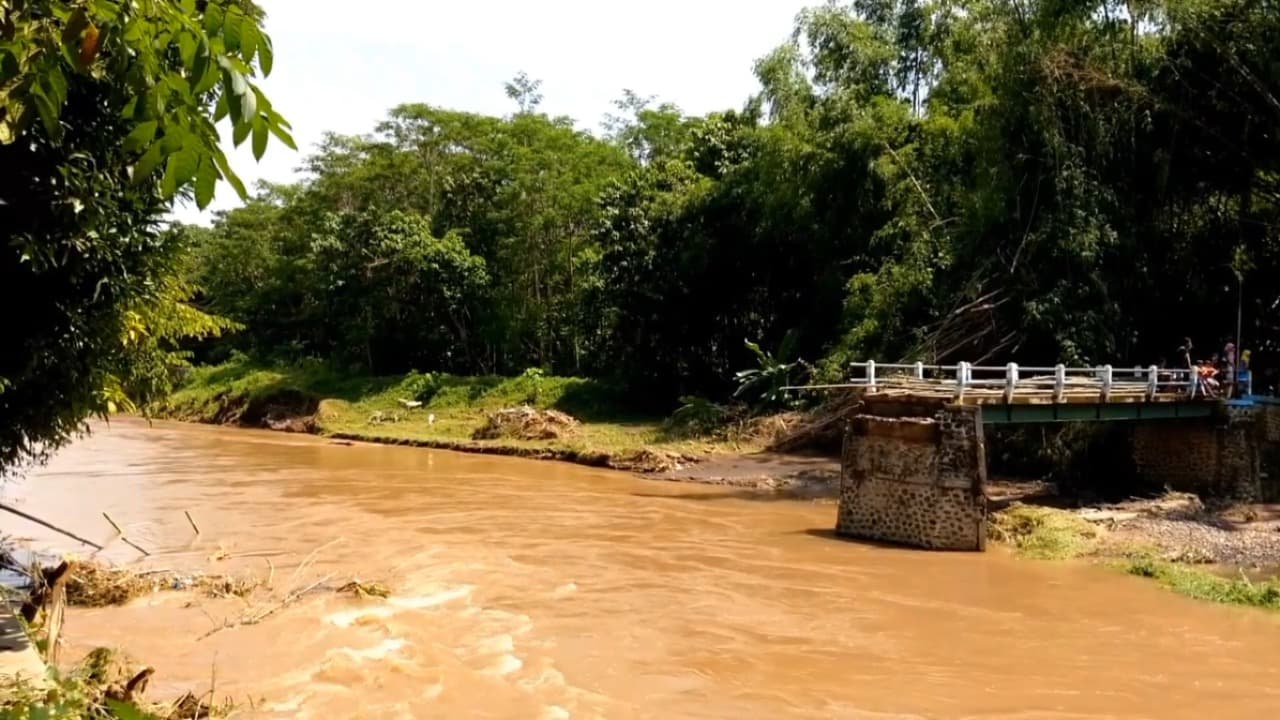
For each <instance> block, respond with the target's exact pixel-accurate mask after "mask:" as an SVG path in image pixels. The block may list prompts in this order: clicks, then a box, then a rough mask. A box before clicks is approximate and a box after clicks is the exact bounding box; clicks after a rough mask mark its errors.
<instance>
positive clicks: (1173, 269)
mask: <svg viewBox="0 0 1280 720" xmlns="http://www.w3.org/2000/svg"><path fill="white" fill-rule="evenodd" d="M1268 9H1269V6H1267V5H1266V4H1265V3H1262V4H1259V3H1256V2H1250V1H1249V0H1223V1H1221V2H1210V1H1209V0H1157V1H1156V2H1144V3H1120V2H1117V0H1086V1H1085V2H1075V3H1062V2H1021V3H1009V2H1002V1H997V0H975V1H974V2H966V3H956V2H952V1H951V0H857V1H856V2H851V3H848V4H826V5H821V6H819V7H815V8H813V9H811V10H809V11H806V12H804V13H802V14H800V16H799V17H798V18H797V21H796V25H795V28H794V32H793V33H792V36H791V38H790V39H789V40H788V41H787V42H785V43H784V44H782V45H781V46H780V47H778V48H777V49H775V50H774V51H772V52H770V53H768V54H767V55H766V56H765V57H764V58H762V59H761V60H760V61H759V62H758V63H757V64H756V67H755V71H756V74H757V76H758V78H759V80H760V85H761V92H760V93H759V94H758V95H757V96H755V97H752V98H748V99H747V102H746V103H745V104H744V106H743V107H742V108H741V109H740V110H730V111H724V112H713V113H710V114H708V115H706V116H702V117H690V116H687V115H685V114H684V113H683V112H681V111H680V109H679V108H678V107H676V106H674V105H672V104H669V103H662V102H660V101H658V100H657V99H655V98H653V97H648V96H644V95H641V94H639V93H636V92H634V91H631V90H627V91H624V93H623V97H622V98H621V99H620V100H619V101H618V102H617V103H616V111H615V112H613V113H611V114H609V115H608V116H607V117H606V119H605V122H604V133H603V135H604V137H603V139H602V138H597V137H594V136H592V135H590V134H588V133H585V132H582V131H579V130H577V129H575V127H574V125H573V123H572V122H571V121H570V120H568V119H567V118H553V117H549V116H547V115H546V114H544V113H542V112H540V110H539V108H540V102H541V99H542V96H541V85H540V83H539V81H537V80H534V79H531V78H529V77H528V76H527V75H524V74H521V75H520V76H517V77H516V78H515V79H514V80H513V81H512V82H511V83H509V84H508V86H507V87H506V90H507V93H508V95H509V96H510V97H511V98H512V99H513V100H514V101H515V102H516V103H517V109H516V111H515V112H513V113H512V114H511V115H509V116H507V117H485V116H479V115H474V114H470V113H462V112H453V111H449V110H444V109H441V108H436V107H431V106H428V105H404V106H401V107H398V108H396V109H394V110H393V111H392V112H391V114H390V116H389V117H388V118H387V120H386V121H385V122H383V123H381V124H380V125H379V126H377V127H376V128H375V132H374V134H373V135H371V136H364V137H340V136H333V137H330V138H328V139H327V140H326V142H325V143H323V144H322V146H321V147H320V149H319V151H318V152H317V153H315V154H314V155H313V156H311V157H310V158H309V159H308V161H307V169H308V170H309V171H310V177H309V179H308V180H307V181H306V182H303V183H301V184H298V185H295V186H287V187H270V188H266V189H264V190H263V191H262V193H261V194H260V195H259V196H258V197H257V198H255V199H254V201H253V202H251V203H250V204H249V205H248V206H246V207H245V208H243V209H240V210H237V211H233V212H231V213H228V214H225V215H224V216H222V217H221V218H220V219H219V221H218V222H217V223H216V226H215V228H214V229H213V230H212V231H211V232H210V233H208V234H207V235H206V236H205V237H204V238H203V240H202V241H201V243H200V251H199V256H200V262H199V270H198V272H197V274H196V276H195V277H196V279H197V281H198V283H199V284H200V285H202V286H203V287H205V288H206V289H207V291H208V294H207V298H208V301H209V306H210V307H211V308H212V309H214V310H216V311H218V312H220V313H223V314H226V315H227V316H228V317H230V318H232V319H234V320H236V321H238V322H240V323H242V324H243V325H245V326H246V328H247V332H246V333H244V334H243V335H242V336H240V337H238V338H237V339H236V340H235V341H234V343H235V347H237V348H240V349H245V350H252V351H255V352H257V353H258V354H260V355H263V356H280V355H288V356H290V357H295V358H296V357H297V356H299V355H304V356H305V355H314V356H317V357H321V358H325V359H327V360H331V361H334V362H340V363H344V364H353V363H359V364H361V365H363V366H366V368H369V369H371V371H373V372H386V373H400V372H404V371H407V370H409V369H410V368H414V367H419V368H429V369H432V370H442V371H447V372H456V373H467V374H489V373H506V374H514V373H519V372H520V371H521V370H522V369H523V368H525V367H530V366H537V367H543V368H547V369H548V371H549V372H553V373H573V374H588V375H591V376H595V377H608V378H613V379H616V380H619V381H620V382H621V383H622V384H624V385H625V386H626V388H627V390H628V392H629V394H631V395H632V396H633V397H636V398H642V399H644V400H647V401H648V402H650V403H651V404H652V409H654V410H656V411H660V412H664V413H665V412H667V411H669V410H670V409H671V408H672V406H673V405H674V404H675V401H676V398H679V397H682V396H687V395H699V396H705V397H710V398H724V397H727V396H729V395H731V394H732V393H733V392H734V391H735V390H736V389H737V385H738V384H739V383H742V384H746V385H747V387H748V389H747V390H744V391H743V392H744V393H749V394H752V395H758V396H760V397H762V398H763V400H764V402H765V403H766V404H770V403H772V404H777V403H778V402H779V401H780V400H781V398H780V396H779V394H778V393H777V392H776V388H778V387H780V386H781V385H784V384H786V382H787V380H785V379H784V378H785V376H786V375H787V374H788V373H789V372H791V371H789V370H788V369H787V368H786V367H784V366H786V365H787V364H788V363H789V362H790V359H789V358H781V359H778V360H777V361H772V360H771V361H770V362H769V363H765V364H761V358H760V357H759V355H758V353H757V352H756V351H755V350H753V349H752V347H751V346H744V345H743V344H742V340H741V339H742V338H744V337H745V338H752V339H753V340H755V341H757V342H758V343H759V345H760V346H763V347H776V346H779V345H781V344H783V343H784V341H786V337H787V335H788V333H789V332H790V331H792V330H795V331H796V334H795V338H796V340H794V342H795V349H794V351H795V356H796V357H800V356H803V357H805V358H821V360H820V361H819V362H818V364H817V376H818V377H821V378H823V379H828V380H837V379H840V377H841V376H842V375H843V373H844V372H845V369H846V368H847V366H848V363H849V362H850V361H854V360H865V359H868V358H876V359H880V360H895V359H899V358H904V359H920V360H927V361H930V362H954V361H956V360H967V361H973V362H983V361H990V362H997V363H1002V362H1006V361H1009V360H1016V361H1018V362H1020V363H1022V364H1024V365H1050V364H1054V363H1057V362H1066V363H1068V364H1083V363H1095V362H1096V363H1102V362H1111V363H1117V364H1118V363H1125V364H1127V363H1130V362H1132V363H1134V364H1142V365H1146V364H1149V363H1158V362H1159V361H1160V359H1161V357H1162V356H1163V357H1165V358H1166V359H1168V355H1169V353H1170V352H1171V349H1172V347H1175V346H1176V344H1177V343H1178V341H1179V340H1180V339H1181V338H1182V337H1183V336H1185V335H1187V334H1188V333H1191V334H1194V335H1197V337H1196V338H1195V340H1196V342H1197V344H1198V345H1201V346H1205V347H1212V346H1217V345H1218V344H1219V342H1220V341H1221V340H1223V339H1224V338H1225V336H1226V335H1228V334H1230V328H1231V326H1232V325H1234V323H1233V322H1231V319H1232V316H1233V313H1234V309H1235V300H1236V297H1235V293H1236V292H1237V290H1238V288H1239V287H1241V286H1243V287H1244V288H1245V293H1244V295H1245V297H1244V325H1245V330H1246V333H1245V334H1246V339H1247V344H1248V345H1250V346H1251V347H1252V348H1253V349H1254V350H1255V352H1256V355H1255V357H1257V358H1259V359H1260V360H1261V359H1263V358H1265V355H1266V354H1267V353H1268V352H1269V351H1270V352H1276V351H1280V335H1277V328H1274V327H1271V324H1270V323H1269V321H1268V320H1267V317H1268V313H1269V312H1270V309H1271V308H1273V307H1274V306H1276V304H1277V303H1280V287H1277V286H1276V285H1275V283H1271V282H1268V279H1269V278H1271V277H1273V276H1275V274H1276V273H1277V271H1280V237H1277V234H1276V228H1277V227H1280V184H1278V183H1277V180H1276V178H1277V177H1280V138H1277V137H1276V135H1275V133H1271V132H1269V131H1268V130H1266V128H1269V127H1271V126H1273V125H1275V121H1276V118H1277V116H1276V108H1277V107H1280V102H1277V100H1276V98H1277V97H1280V85H1277V81H1276V74H1275V73H1274V72H1273V70H1274V68H1275V67H1276V65H1277V63H1280V43H1278V42H1277V41H1276V40H1275V38H1277V37H1280V16H1278V15H1277V14H1276V13H1274V12H1268ZM149 132H150V130H149V129H144V130H143V131H141V135H142V136H143V137H141V138H139V139H138V140H139V141H141V140H142V139H145V136H146V135H147V134H148V133H149ZM242 132H243V131H242ZM397 212H398V213H403V214H404V216H407V217H412V218H416V219H415V220H414V221H413V222H412V224H413V225H414V228H413V229H409V228H407V227H406V226H405V225H404V223H403V222H399V221H397V222H399V227H400V229H398V230H394V231H391V230H388V232H387V234H386V235H385V236H388V237H390V236H394V237H407V236H414V237H427V236H429V237H431V238H445V239H448V238H456V243H454V245H453V248H454V249H453V250H448V251H447V252H444V251H442V252H444V254H445V255H446V256H448V257H451V258H453V259H452V260H451V261H450V262H446V263H443V264H441V265H440V269H439V271H437V270H436V269H432V270H430V271H429V272H425V271H424V277H429V278H431V280H430V281H429V283H418V282H416V281H414V280H412V279H410V275H412V273H409V272H408V271H407V268H410V267H416V265H414V263H413V262H410V263H407V264H403V265H400V266H398V267H399V270H397V272H395V273H389V270H388V269H387V268H385V267H384V266H383V265H380V264H373V265H371V264H369V263H366V264H365V265H364V266H361V265H360V263H359V258H360V253H361V252H362V248H363V247H364V246H363V244H362V243H364V242H365V239H366V238H380V237H384V235H382V234H380V233H381V231H379V230H376V229H375V226H377V225H378V224H379V223H380V222H382V220H381V218H383V217H384V216H386V217H392V216H393V214H394V213H397ZM356 217H365V218H366V219H365V220H364V221H361V222H356V221H354V220H353V219H351V218H356ZM335 218H339V219H341V218H347V220H341V221H339V220H335ZM402 219H403V218H402ZM342 223H346V224H345V225H344V224H342ZM392 224H395V223H392ZM356 238H359V239H356ZM459 244H460V245H459ZM373 245H374V246H379V245H381V246H383V247H388V245H387V244H386V243H385V242H383V241H382V240H378V241H376V242H374V243H373ZM391 245H394V246H397V247H399V241H397V242H394V243H391ZM462 248H465V253H466V254H464V253H463V252H462ZM379 252H380V253H381V251H379ZM399 252H400V251H399V250H397V251H396V252H395V253H392V255H395V254H398V253H399ZM405 252H406V253H407V251H405ZM467 254H469V257H470V258H474V259H476V261H475V262H472V261H471V260H468V259H467V258H468V255H467ZM377 257H378V258H380V259H385V258H388V257H391V255H388V254H386V253H381V254H378V255H377ZM238 258H245V259H246V260H245V261H233V259H238ZM479 261H482V262H483V265H482V267H483V270H484V273H483V275H481V273H480V272H479V268H480V267H481V264H480V262H479ZM374 262H377V261H376V260H374ZM415 262H416V261H415ZM428 265H430V263H428ZM366 271H367V272H366ZM1236 271H1238V272H1239V276H1237V275H1236ZM433 273H434V274H433ZM437 285H439V286H440V287H443V288H449V289H457V291H456V292H452V291H451V292H449V293H445V294H444V295H443V297H442V296H439V295H435V294H434V293H435V291H434V290H431V289H430V288H431V287H435V286H437ZM424 294H425V296H426V297H433V298H434V299H433V300H431V301H430V302H428V303H426V304H425V305H424V304H422V303H420V298H421V297H424ZM753 363H754V364H756V365H759V366H760V367H758V368H756V369H755V370H753V371H751V372H748V373H747V374H746V375H744V376H741V377H737V378H736V380H737V381H738V383H735V372H736V371H738V370H740V369H741V368H743V367H747V366H748V365H750V364H753ZM806 367H807V366H806ZM791 370H793V371H795V372H793V373H792V377H791V379H790V381H792V382H795V381H798V380H799V378H800V374H799V372H798V371H799V370H800V367H799V366H795V367H793V368H792V369H791Z"/></svg>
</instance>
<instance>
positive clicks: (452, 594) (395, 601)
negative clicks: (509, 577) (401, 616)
mask: <svg viewBox="0 0 1280 720" xmlns="http://www.w3.org/2000/svg"><path fill="white" fill-rule="evenodd" d="M472 590H474V588H473V587H472V586H470V585H463V586H461V587H456V588H449V589H447V590H441V591H439V592H435V593H431V594H428V595H410V596H408V597H391V598H388V599H387V600H386V601H384V602H382V603H380V604H378V605H373V606H371V607H360V608H353V609H351V610H342V611H340V612H336V613H331V614H329V615H327V616H326V617H325V619H324V620H325V622H327V623H329V624H330V625H335V626H337V627H340V628H348V627H351V626H352V625H355V624H356V623H359V622H365V621H368V620H385V619H387V618H389V617H391V616H392V615H395V614H396V613H398V612H400V611H401V610H425V609H427V608H432V607H437V606H439V605H443V604H445V603H447V602H451V601H453V600H459V599H461V598H465V597H467V596H469V595H470V594H471V592H472Z"/></svg>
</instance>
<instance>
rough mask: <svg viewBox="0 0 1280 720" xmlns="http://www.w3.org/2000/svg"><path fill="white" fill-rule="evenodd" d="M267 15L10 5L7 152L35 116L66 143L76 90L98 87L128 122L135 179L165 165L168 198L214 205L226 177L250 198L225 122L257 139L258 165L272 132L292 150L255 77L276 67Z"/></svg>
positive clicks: (5, 50) (51, 0)
mask: <svg viewBox="0 0 1280 720" xmlns="http://www.w3.org/2000/svg"><path fill="white" fill-rule="evenodd" d="M260 17H261V11H259V10H258V9H257V7H256V6H254V5H253V4H252V3H249V2H244V1H242V0H202V1H201V2H195V0H181V1H179V0H156V1H152V2H141V3H138V2H123V1H122V0H94V2H72V1H69V0H15V1H14V2H10V3H7V4H6V6H5V7H4V8H0V29H3V30H4V32H3V35H0V37H3V38H4V40H3V42H2V43H0V145H9V144H12V143H14V142H16V141H17V140H19V138H21V137H22V136H23V135H24V134H25V133H26V132H27V131H28V129H29V128H30V126H31V124H32V123H33V122H34V121H36V120H37V119H38V121H39V124H40V125H41V128H42V129H43V131H44V135H45V136H46V137H47V138H48V139H49V140H50V141H52V142H54V143H61V142H62V140H63V139H64V134H65V132H66V131H67V129H68V128H67V127H66V126H67V125H69V124H72V123H74V122H75V121H76V118H70V119H68V118H64V117H63V114H64V112H66V111H67V110H69V109H70V110H72V111H73V112H74V110H75V107H74V105H73V104H71V101H72V100H73V99H74V98H73V92H72V90H73V86H74V85H77V84H84V83H90V84H97V85H99V86H100V87H102V88H106V89H108V91H107V93H106V94H107V97H105V98H104V101H105V102H106V103H107V105H108V107H110V108H111V109H112V110H113V111H118V113H119V117H120V119H121V121H122V127H121V128H120V129H121V131H122V132H125V136H124V138H123V149H124V151H125V153H126V154H127V155H129V156H130V157H132V158H135V159H136V162H135V163H134V164H133V169H132V173H131V175H132V180H133V182H134V183H138V184H141V183H149V182H152V181H153V180H154V178H153V174H154V173H155V172H156V171H157V170H161V173H160V177H159V185H158V187H159V189H160V191H161V194H162V196H163V197H164V198H166V199H169V198H173V197H174V196H175V195H176V194H177V193H178V192H179V191H180V190H183V189H185V188H194V196H195V199H196V202H197V204H198V205H199V206H200V207H205V206H206V205H208V204H209V202H210V201H211V200H212V199H213V188H214V185H215V184H216V183H217V182H218V181H219V180H222V179H226V180H227V181H228V182H230V183H231V185H232V186H233V187H235V188H237V190H238V191H239V192H240V194H241V195H242V196H243V195H244V194H245V193H244V191H243V186H242V184H241V182H240V180H239V179H238V178H237V177H236V175H235V174H234V173H233V172H232V170H231V167H230V165H229V164H228V162H227V158H226V155H225V154H224V153H223V152H222V150H221V149H220V148H219V146H218V143H219V136H218V131H217V128H216V126H215V124H214V123H215V122H217V121H218V120H221V119H223V118H224V117H225V118H226V119H227V121H228V126H229V129H230V130H231V132H232V136H233V137H234V138H235V139H236V144H237V145H239V144H240V143H241V142H243V140H244V139H245V138H246V137H247V136H248V135H249V133H250V132H252V133H253V135H254V142H253V152H254V157H256V158H261V157H262V155H263V153H264V152H265V151H266V143H267V139H266V138H267V134H268V133H271V134H273V135H275V136H276V137H277V139H279V140H280V141H281V142H283V143H284V144H286V145H288V146H290V147H294V142H293V139H292V138H291V137H290V136H289V123H288V122H287V121H286V120H285V119H284V118H283V117H282V116H281V115H280V114H279V113H278V112H276V111H275V110H273V109H272V107H271V103H270V101H269V100H268V99H267V98H266V96H265V95H263V93H262V91H261V90H259V89H258V88H257V87H256V86H255V85H254V84H253V82H252V81H251V78H253V77H254V75H255V74H256V73H257V72H258V71H261V72H262V73H263V75H267V74H270V72H271V66H272V64H273V61H274V55H273V50H272V45H271V38H270V37H268V36H267V35H266V33H264V32H263V31H262V28H261V25H260ZM215 101H216V104H217V108H216V111H215V113H214V114H213V116H212V117H210V116H209V113H208V112H207V110H208V109H209V107H210V106H211V105H212V104H213V103H215ZM295 149H296V148H295Z"/></svg>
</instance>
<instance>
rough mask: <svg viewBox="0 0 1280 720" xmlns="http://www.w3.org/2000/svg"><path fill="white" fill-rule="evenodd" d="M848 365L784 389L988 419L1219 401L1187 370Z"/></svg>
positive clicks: (1178, 407)
mask: <svg viewBox="0 0 1280 720" xmlns="http://www.w3.org/2000/svg"><path fill="white" fill-rule="evenodd" d="M850 371H851V372H850V376H849V378H848V380H846V381H845V382H843V383H837V384H830V385H806V386H802V387H793V388H788V389H791V390H839V389H847V390H855V391H857V392H859V393H861V394H862V395H863V396H864V397H865V398H868V399H873V400H892V399H897V400H900V401H905V402H949V403H952V404H955V405H977V406H981V407H982V410H983V412H982V421H983V422H984V423H987V424H1009V423H1045V422H1081V421H1099V420H1157V419H1178V418H1205V417H1211V416H1212V415H1213V414H1214V412H1215V409H1216V408H1217V407H1218V405H1219V401H1218V399H1217V398H1213V397H1210V396H1208V395H1206V394H1205V393H1204V392H1203V391H1201V390H1200V388H1199V386H1198V385H1197V382H1196V378H1195V375H1194V371H1192V370H1190V369H1177V370H1170V369H1162V368H1158V367H1155V366H1149V367H1145V368H1143V367H1135V368H1132V369H1116V368H1113V367H1112V366H1110V365H1101V366H1098V367H1067V366H1065V365H1057V366H1055V367H1021V366H1019V365H1018V364H1017V363H1009V364H1008V365H1004V366H983V365H972V364H970V363H965V362H961V363H957V364H955V365H926V364H924V363H911V364H894V363H877V362H874V361H868V362H862V363H853V364H852V365H851V366H850Z"/></svg>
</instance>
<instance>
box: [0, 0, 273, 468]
mask: <svg viewBox="0 0 1280 720" xmlns="http://www.w3.org/2000/svg"><path fill="white" fill-rule="evenodd" d="M260 20H261V15H260V13H259V11H258V9H257V8H256V7H255V6H254V5H253V4H252V3H249V2H246V1H242V0H201V1H200V2H196V0H147V1H145V2H126V1H125V0H93V1H92V2H84V1H80V0H65V1H64V0H10V1H8V2H0V287H3V288H4V292H5V296H6V297H8V298H10V300H11V303H12V304H11V307H10V309H9V311H8V312H6V314H5V339H4V342H3V343H0V473H3V472H4V471H5V470H7V469H9V468H10V467H12V466H13V465H15V464H21V463H22V462H23V461H25V460H29V459H31V458H33V457H38V456H40V455H41V454H42V453H46V452H48V451H49V450H50V449H52V448H54V447H56V446H57V445H58V444H60V443H61V442H64V441H65V440H66V439H67V438H68V437H70V436H71V435H72V434H74V433H75V432H76V431H77V430H78V429H79V428H80V427H81V423H82V422H83V420H84V418H85V417H86V416H88V415H90V414H93V413H97V414H106V413H108V412H111V411H115V410H116V409H118V408H123V409H127V408H128V407H129V406H130V403H131V402H132V401H134V400H146V399H148V398H150V397H153V396H157V395H159V394H162V393H163V392H164V391H165V390H166V389H167V388H168V386H169V384H170V383H169V380H170V377H171V373H170V369H171V368H172V366H173V365H174V364H175V363H180V362H181V360H182V358H181V356H180V355H178V354H176V350H177V348H178V343H179V342H180V341H182V340H184V339H188V338H190V337H193V336H194V337H203V336H208V335H215V334H218V333H220V332H221V331H223V330H226V329H228V327H229V323H227V322H226V321H225V320H223V319H220V318H216V317H211V316H209V315H206V314H204V313H202V312H200V311H199V310H197V309H196V308H194V307H192V306H191V305H189V304H188V303H187V302H186V301H187V300H189V299H190V296H191V293H192V287H191V286H190V285H189V283H188V281H187V279H186V278H185V276H184V275H185V273H184V272H183V268H184V266H185V265H186V264H187V263H188V260H189V252H188V251H189V248H188V247H187V245H186V240H187V238H186V237H185V236H184V235H183V234H182V233H178V232H167V231H165V230H164V229H163V228H162V227H161V220H162V218H163V216H164V213H165V212H166V211H167V210H168V209H169V207H170V205H171V202H172V200H173V199H174V198H175V197H178V196H193V197H194V198H195V200H196V201H197V202H198V203H200V204H201V205H202V206H203V205H207V204H208V203H209V201H210V200H211V199H212V197H213V193H214V189H215V186H216V184H217V182H218V181H219V180H222V179H226V180H228V181H229V182H230V183H231V184H232V186H234V187H239V186H240V181H239V180H238V179H236V177H235V175H234V173H233V172H232V171H231V168H230V167H229V166H228V164H227V159H226V157H225V156H224V154H223V152H222V150H221V149H220V147H219V142H220V139H219V134H218V128H217V127H216V126H215V123H216V122H219V121H221V120H222V119H223V118H224V117H225V118H226V120H227V122H226V123H225V124H224V125H225V126H226V127H227V128H228V129H230V130H231V131H232V134H233V135H234V137H235V138H236V139H237V141H241V140H244V139H247V138H248V137H249V136H250V135H252V136H253V148H254V151H255V153H256V154H257V155H259V156H261V155H262V153H263V152H264V151H265V149H266V145H267V142H268V135H275V136H276V137H277V138H278V139H279V140H281V141H282V142H285V143H287V144H292V143H293V141H292V139H290V137H289V134H288V124H287V123H286V122H285V121H284V120H283V118H281V117H280V115H279V114H277V113H276V112H275V111H274V110H272V108H271V104H270V102H269V101H268V100H267V98H266V96H264V95H263V94H262V93H261V91H259V90H258V89H257V87H255V86H254V85H253V83H252V81H251V79H252V78H253V77H254V76H255V75H256V74H258V73H259V72H261V73H263V74H265V73H267V72H269V71H270V69H271V64H272V49H271V40H270V38H268V37H267V36H266V34H264V33H263V32H262V29H261V27H260Z"/></svg>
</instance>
